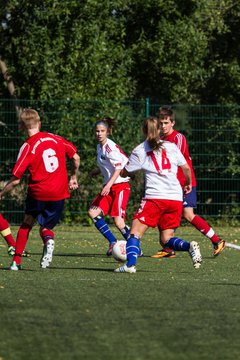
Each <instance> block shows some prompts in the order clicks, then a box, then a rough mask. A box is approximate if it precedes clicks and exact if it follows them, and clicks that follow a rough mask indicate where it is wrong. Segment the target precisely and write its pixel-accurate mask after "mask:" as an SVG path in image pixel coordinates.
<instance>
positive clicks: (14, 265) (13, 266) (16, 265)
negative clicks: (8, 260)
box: [9, 261, 22, 271]
mask: <svg viewBox="0 0 240 360" xmlns="http://www.w3.org/2000/svg"><path fill="white" fill-rule="evenodd" d="M9 270H13V271H18V270H22V266H21V265H20V264H19V265H18V264H16V261H13V262H12V265H11V266H10V268H9Z"/></svg>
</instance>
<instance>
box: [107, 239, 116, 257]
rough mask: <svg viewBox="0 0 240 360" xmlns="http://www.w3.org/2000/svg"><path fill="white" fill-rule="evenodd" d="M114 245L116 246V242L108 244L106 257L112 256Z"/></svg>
mask: <svg viewBox="0 0 240 360" xmlns="http://www.w3.org/2000/svg"><path fill="white" fill-rule="evenodd" d="M115 244H116V241H115V242H113V243H110V244H109V247H108V251H107V252H106V255H107V256H111V255H112V249H113V247H114V245H115Z"/></svg>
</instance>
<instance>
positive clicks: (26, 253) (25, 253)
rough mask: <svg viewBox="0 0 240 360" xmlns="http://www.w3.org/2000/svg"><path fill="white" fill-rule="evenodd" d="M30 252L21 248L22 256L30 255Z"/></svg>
mask: <svg viewBox="0 0 240 360" xmlns="http://www.w3.org/2000/svg"><path fill="white" fill-rule="evenodd" d="M30 256H31V254H30V253H29V252H28V251H27V250H23V253H22V257H30Z"/></svg>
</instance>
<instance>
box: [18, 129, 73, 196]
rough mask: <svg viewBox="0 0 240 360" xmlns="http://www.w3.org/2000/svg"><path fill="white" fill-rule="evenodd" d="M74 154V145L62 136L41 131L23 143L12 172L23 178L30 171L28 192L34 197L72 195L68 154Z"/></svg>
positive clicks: (70, 156)
mask: <svg viewBox="0 0 240 360" xmlns="http://www.w3.org/2000/svg"><path fill="white" fill-rule="evenodd" d="M75 153H76V148H75V146H74V145H73V144H72V143H70V142H68V141H67V140H65V139H64V138H62V137H61V136H57V135H54V134H50V133H45V132H38V133H37V134H35V135H33V136H31V137H30V138H29V139H28V140H27V141H26V142H25V143H24V144H23V145H22V146H21V148H20V150H19V154H18V158H17V162H16V164H15V166H14V168H13V171H12V175H14V176H16V177H17V178H19V179H20V178H21V177H22V175H23V173H24V172H25V170H27V169H28V170H29V172H30V177H29V181H28V194H29V195H30V196H31V197H32V198H33V199H36V200H42V201H58V200H63V199H66V198H68V197H69V196H70V194H69V189H68V173H67V167H66V156H67V157H68V158H70V159H71V158H72V157H73V156H74V154H75Z"/></svg>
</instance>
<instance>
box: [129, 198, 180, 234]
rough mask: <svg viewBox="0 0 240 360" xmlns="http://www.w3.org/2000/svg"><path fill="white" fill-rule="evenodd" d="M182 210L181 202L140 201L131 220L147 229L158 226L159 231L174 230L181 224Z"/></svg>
mask: <svg viewBox="0 0 240 360" xmlns="http://www.w3.org/2000/svg"><path fill="white" fill-rule="evenodd" d="M182 208H183V203H182V201H176V200H163V199H142V201H141V204H140V206H139V208H138V210H137V211H136V213H135V214H134V216H133V219H138V220H139V221H140V222H141V223H143V224H145V225H147V226H149V227H156V226H158V228H159V230H166V229H176V228H178V227H179V226H180V223H181V218H182Z"/></svg>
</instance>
